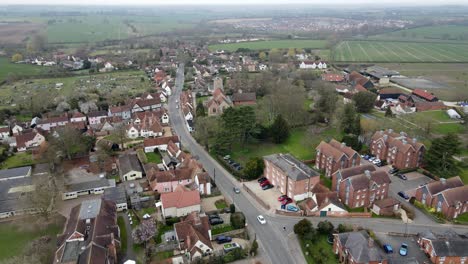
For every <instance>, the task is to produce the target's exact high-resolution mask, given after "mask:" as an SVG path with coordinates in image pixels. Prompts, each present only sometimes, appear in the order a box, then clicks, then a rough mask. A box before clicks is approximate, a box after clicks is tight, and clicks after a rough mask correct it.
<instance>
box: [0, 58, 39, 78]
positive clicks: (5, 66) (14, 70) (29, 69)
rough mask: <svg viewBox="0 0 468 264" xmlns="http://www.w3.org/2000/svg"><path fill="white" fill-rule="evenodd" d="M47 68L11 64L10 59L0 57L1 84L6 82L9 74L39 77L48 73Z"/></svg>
mask: <svg viewBox="0 0 468 264" xmlns="http://www.w3.org/2000/svg"><path fill="white" fill-rule="evenodd" d="M46 69H47V68H46V67H42V66H36V65H32V64H16V63H11V62H10V59H8V58H5V57H0V82H2V81H4V80H5V79H6V78H7V76H8V75H9V74H14V75H16V76H30V75H38V74H41V73H44V72H46Z"/></svg>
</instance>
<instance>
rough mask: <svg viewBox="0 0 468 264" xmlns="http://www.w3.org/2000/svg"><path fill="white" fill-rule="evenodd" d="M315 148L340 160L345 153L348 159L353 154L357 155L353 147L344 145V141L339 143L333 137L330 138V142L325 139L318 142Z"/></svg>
mask: <svg viewBox="0 0 468 264" xmlns="http://www.w3.org/2000/svg"><path fill="white" fill-rule="evenodd" d="M315 149H316V150H319V151H320V152H321V153H323V154H325V156H333V158H335V160H340V159H341V157H342V156H343V155H345V156H346V157H347V158H348V159H350V158H351V157H352V156H353V155H358V153H357V152H356V151H355V150H354V149H352V148H350V147H348V146H346V144H345V143H340V142H338V141H336V140H334V139H332V140H330V143H327V142H325V141H322V142H320V144H319V145H318V146H317V148H315Z"/></svg>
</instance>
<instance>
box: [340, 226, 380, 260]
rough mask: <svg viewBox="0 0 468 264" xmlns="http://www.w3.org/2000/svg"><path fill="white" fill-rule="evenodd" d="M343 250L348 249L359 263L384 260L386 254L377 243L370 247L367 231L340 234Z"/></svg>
mask: <svg viewBox="0 0 468 264" xmlns="http://www.w3.org/2000/svg"><path fill="white" fill-rule="evenodd" d="M338 238H339V239H340V243H341V245H342V246H343V248H347V249H348V250H349V252H350V254H351V255H352V256H353V258H354V259H355V260H356V262H358V263H369V262H370V261H382V260H384V259H385V258H384V254H383V252H382V250H381V249H380V247H379V246H377V245H376V244H375V243H374V245H373V246H372V247H369V239H372V238H370V237H369V234H367V232H366V231H365V230H361V231H358V232H348V233H341V234H338Z"/></svg>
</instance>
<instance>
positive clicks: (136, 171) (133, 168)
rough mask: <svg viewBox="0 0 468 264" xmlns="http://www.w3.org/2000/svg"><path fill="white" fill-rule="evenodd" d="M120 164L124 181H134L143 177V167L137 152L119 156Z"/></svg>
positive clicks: (121, 176)
mask: <svg viewBox="0 0 468 264" xmlns="http://www.w3.org/2000/svg"><path fill="white" fill-rule="evenodd" d="M118 165H119V171H120V178H121V179H122V181H132V180H136V179H141V178H143V169H142V168H141V164H140V161H138V158H137V156H136V155H135V154H125V155H123V156H121V157H119V160H118Z"/></svg>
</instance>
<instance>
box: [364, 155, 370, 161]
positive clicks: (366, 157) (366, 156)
mask: <svg viewBox="0 0 468 264" xmlns="http://www.w3.org/2000/svg"><path fill="white" fill-rule="evenodd" d="M370 157H371V156H369V155H364V157H363V159H365V160H369V159H370Z"/></svg>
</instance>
